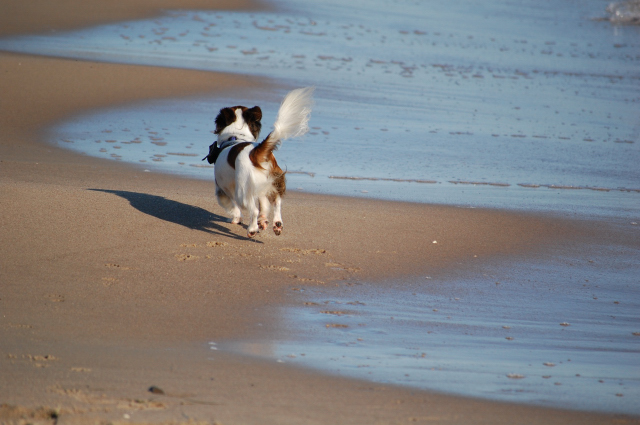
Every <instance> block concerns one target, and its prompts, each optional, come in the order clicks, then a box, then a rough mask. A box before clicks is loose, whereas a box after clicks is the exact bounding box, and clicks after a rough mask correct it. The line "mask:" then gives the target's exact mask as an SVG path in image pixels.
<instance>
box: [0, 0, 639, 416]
mask: <svg viewBox="0 0 640 425" xmlns="http://www.w3.org/2000/svg"><path fill="white" fill-rule="evenodd" d="M122 4H125V3H124V2H122ZM175 4H176V5H178V4H182V3H180V2H175ZM132 16H133V15H132ZM132 19H133V17H132ZM0 71H2V75H3V79H2V81H0V87H1V88H2V91H3V93H6V95H5V96H4V99H3V102H4V103H3V105H2V109H3V114H2V116H1V117H0V125H1V126H2V128H3V129H6V131H3V133H4V134H3V136H2V138H1V139H0V158H2V159H1V160H0V203H1V204H2V205H3V207H2V218H1V219H0V224H1V227H2V229H3V241H2V243H1V244H0V258H1V259H2V264H3V267H2V269H1V270H0V280H2V282H4V283H3V293H2V295H1V296H0V298H1V299H0V303H1V304H0V305H2V310H3V317H2V322H1V329H2V330H3V334H4V337H3V340H4V342H5V343H4V344H2V347H0V357H1V358H2V360H0V372H1V373H0V374H1V375H2V376H3V377H4V378H3V379H2V381H0V396H1V398H0V402H1V403H2V404H3V406H2V407H0V420H4V421H9V423H11V421H15V422H18V421H19V420H20V419H21V418H25V417H26V418H32V419H37V420H41V422H42V423H53V422H54V418H53V416H52V415H51V414H48V413H46V412H49V411H50V410H51V409H54V410H56V409H57V413H56V418H60V419H62V418H64V421H65V423H86V422H87V421H102V422H104V421H116V423H117V421H123V418H124V419H129V418H130V419H131V420H130V421H129V420H126V422H127V423H132V422H133V423H136V422H145V423H146V422H153V423H168V422H167V421H173V422H171V423H175V421H182V422H185V423H189V422H187V421H185V417H188V418H190V419H194V420H200V421H213V420H214V419H215V420H221V421H222V423H247V422H250V423H253V422H255V423H258V422H259V423H283V422H290V423H293V422H295V423H329V422H331V421H335V420H336V418H339V419H340V421H341V422H350V423H373V422H374V421H380V422H398V421H406V420H410V418H417V419H419V421H426V422H428V421H433V420H436V421H438V420H439V421H441V422H451V423H468V422H469V421H471V420H473V421H475V422H486V423H495V422H499V421H510V422H518V421H519V420H521V419H522V418H525V417H526V418H527V420H528V421H529V420H530V421H529V422H530V423H613V422H614V421H615V420H617V419H620V418H621V417H625V418H626V416H623V415H604V414H594V413H590V412H576V411H562V410H557V409H547V408H540V407H532V406H520V405H512V404H508V403H499V402H493V401H486V400H474V399H468V398H463V397H456V396H449V395H439V394H435V393H431V392H427V391H415V390H411V389H406V388H398V387H393V386H385V385H379V384H374V383H368V382H363V381H358V380H353V379H347V378H338V377H332V376H325V375H322V374H320V373H317V372H311V371H306V370H301V369H297V368H291V367H287V366H283V365H278V364H274V363H270V362H265V361H259V360H255V359H246V358H242V357H239V356H237V355H233V354H231V353H216V355H215V359H214V360H213V361H211V360H208V359H207V356H206V351H205V350H206V348H205V347H202V345H203V344H204V343H205V341H207V340H216V339H218V340H222V339H232V338H233V339H239V338H249V337H251V336H252V335H257V334H263V333H264V332H275V331H276V328H277V324H278V318H274V317H269V316H268V314H267V315H266V316H265V314H266V313H265V311H266V310H265V309H264V307H265V306H273V305H281V304H286V303H288V302H289V300H288V297H289V295H288V294H289V293H291V291H293V290H294V289H293V288H296V287H300V286H303V285H305V286H306V285H312V286H315V287H317V288H321V287H323V286H324V285H340V284H343V282H373V283H372V284H376V285H382V284H384V283H383V282H384V279H386V278H390V277H397V276H403V275H407V276H408V275H414V274H416V273H421V272H423V271H425V270H442V269H445V268H447V267H450V266H451V265H454V264H456V265H457V264H458V263H460V262H463V263H464V262H471V261H474V260H473V258H474V257H473V256H474V255H479V256H480V257H484V256H487V257H489V256H491V257H493V256H499V255H507V254H509V255H511V254H513V253H514V252H517V251H518V252H521V253H525V252H526V253H528V254H531V255H535V253H536V252H539V251H540V250H542V249H544V245H545V244H547V243H571V242H575V241H581V240H583V239H587V240H588V239H589V238H593V237H600V236H601V234H600V233H599V232H598V234H595V233H590V232H589V231H586V229H585V227H584V226H582V225H579V224H575V225H573V224H570V222H569V221H565V220H560V221H559V220H556V219H550V218H544V217H540V216H536V215H534V214H521V213H507V212H502V211H492V210H465V209H460V208H454V207H442V206H429V205H418V204H409V203H397V202H385V201H375V200H366V199H356V198H341V197H331V196H323V195H309V194H305V193H291V194H288V195H287V198H286V199H285V202H284V208H283V209H284V214H285V231H284V234H283V236H281V237H279V238H277V237H275V236H274V235H272V234H268V235H261V236H260V237H259V238H258V239H257V240H256V241H248V240H246V238H244V236H243V235H244V229H242V228H240V227H238V226H235V225H231V224H228V223H226V222H224V217H223V213H222V211H221V209H220V208H219V207H218V206H217V204H216V202H215V198H214V196H213V190H212V187H211V182H207V181H198V180H192V179H185V178H180V177H176V176H171V175H162V174H156V173H144V172H143V171H142V170H139V169H136V168H134V167H130V166H128V165H123V164H118V163H116V162H114V161H105V160H101V159H96V158H91V157H87V156H82V155H79V154H76V153H73V152H71V151H67V150H63V149H62V148H58V147H55V146H52V145H50V144H47V143H46V142H43V141H42V135H43V134H45V132H46V126H48V125H50V124H51V123H53V122H55V121H57V120H59V119H61V118H62V117H67V116H70V115H72V114H73V113H75V112H79V111H82V110H87V109H90V108H96V107H104V106H108V105H115V104H122V103H127V102H135V101H138V100H145V99H151V98H162V97H173V96H188V95H194V94H198V93H202V92H208V93H219V92H220V91H221V90H222V91H224V90H230V89H233V90H238V89H240V90H247V91H249V90H251V88H252V87H257V86H258V85H262V86H264V85H267V86H268V84H269V83H265V82H264V81H261V80H259V79H257V78H247V77H242V76H231V75H224V74H212V73H206V72H197V71H185V70H174V69H165V68H152V67H140V66H128V65H114V64H105V63H96V62H89V61H73V60H64V59H54V58H46V57H33V56H26V55H17V54H7V53H0ZM214 75H215V79H213V78H212V77H213V76H214ZM95 81H102V83H101V84H99V85H96V84H94V82H95ZM26 89H28V92H27V93H26V94H25V90H26ZM8 106H9V108H8ZM7 110H9V111H10V113H7V112H4V111H7ZM419 217H428V219H427V220H426V221H425V223H422V222H420V221H419V220H418V218H419ZM433 240H437V241H439V243H438V244H433ZM363 241H364V244H365V246H366V249H362V246H363ZM327 264H332V265H334V264H338V265H339V267H330V266H327ZM335 268H337V269H338V270H334V269H335ZM258 323H262V326H257V324H258ZM152 385H157V386H159V387H160V388H163V390H164V391H165V395H156V394H152V393H149V392H148V391H147V389H148V388H149V387H150V386H152ZM5 404H6V405H5ZM7 405H8V406H7ZM371 406H375V408H372V407H371ZM40 407H44V410H39V408H40ZM43 412H44V413H43ZM39 415H40V416H39ZM47 415H48V416H47ZM124 415H128V416H129V418H127V417H126V416H124ZM632 421H633V420H632V419H630V420H629V423H632Z"/></svg>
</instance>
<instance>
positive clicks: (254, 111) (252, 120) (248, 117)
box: [242, 106, 262, 140]
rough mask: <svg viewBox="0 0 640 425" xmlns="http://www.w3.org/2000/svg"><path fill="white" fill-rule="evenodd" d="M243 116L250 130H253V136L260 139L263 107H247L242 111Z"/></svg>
mask: <svg viewBox="0 0 640 425" xmlns="http://www.w3.org/2000/svg"><path fill="white" fill-rule="evenodd" d="M242 118H243V119H244V122H246V123H247V125H248V126H249V130H251V134H253V137H254V138H255V139H256V140H258V136H260V129H261V128H262V123H261V122H260V120H261V119H262V109H260V107H259V106H254V107H253V108H251V109H247V110H246V111H244V112H243V113H242Z"/></svg>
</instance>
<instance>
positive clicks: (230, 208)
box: [216, 185, 242, 224]
mask: <svg viewBox="0 0 640 425" xmlns="http://www.w3.org/2000/svg"><path fill="white" fill-rule="evenodd" d="M216 198H217V199H218V204H220V206H221V207H222V208H224V209H225V210H226V211H227V213H229V215H231V223H233V224H240V223H242V212H241V211H240V208H239V207H238V205H237V204H236V203H235V202H234V201H233V199H231V198H230V197H229V195H227V194H226V193H225V192H224V190H222V189H221V188H220V187H218V185H216Z"/></svg>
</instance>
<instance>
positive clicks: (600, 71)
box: [0, 0, 640, 414]
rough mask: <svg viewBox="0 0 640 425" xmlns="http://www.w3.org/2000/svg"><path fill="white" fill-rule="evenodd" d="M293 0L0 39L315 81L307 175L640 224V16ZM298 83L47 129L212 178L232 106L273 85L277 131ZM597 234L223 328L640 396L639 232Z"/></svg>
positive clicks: (441, 379) (443, 386) (364, 365)
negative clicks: (575, 244) (281, 330)
mask: <svg viewBox="0 0 640 425" xmlns="http://www.w3.org/2000/svg"><path fill="white" fill-rule="evenodd" d="M276 4H277V6H278V7H279V10H278V11H277V12H275V13H233V12H217V13H207V12H194V11H184V12H179V13H171V14H169V15H167V16H164V17H161V18H157V19H153V20H145V21H136V22H127V23H122V24H116V25H108V26H101V27H97V28H91V29H87V30H82V31H75V32H69V33H53V34H48V35H46V36H29V37H16V38H5V39H1V40H0V49H5V50H11V51H18V52H27V53H35V54H46V55H53V56H61V57H72V58H84V59H91V60H98V61H112V62H121V63H136V64H149V65H159V66H170V67H184V68H193V69H202V70H212V71H225V72H234V73H244V74H251V75H259V76H265V77H267V78H269V79H272V80H275V81H276V82H278V83H280V84H282V85H283V86H289V87H292V88H293V87H297V86H304V85H315V86H317V91H316V107H315V109H314V112H313V114H312V120H311V123H310V125H311V127H312V130H311V132H310V134H308V135H307V136H305V137H304V138H303V139H300V140H289V141H286V142H284V144H283V146H282V148H281V149H280V150H279V151H278V153H277V156H278V161H279V163H280V164H281V166H283V168H286V169H287V170H288V171H289V174H288V179H289V187H290V188H291V189H292V190H305V191H311V192H319V193H332V194H343V195H356V196H366V197H372V198H382V199H395V200H405V201H414V202H429V203H444V204H451V205H465V206H469V207H481V206H489V207H499V208H510V209H520V210H527V211H531V210H537V211H544V212H552V213H562V214H565V215H566V214H568V213H571V214H572V215H576V216H578V217H585V216H593V215H595V216H599V217H600V219H602V217H604V218H605V219H606V220H608V221H615V222H616V223H618V224H620V225H621V226H625V227H624V229H625V230H624V231H625V232H635V233H636V234H637V233H638V232H639V231H640V227H639V226H638V225H637V224H631V223H637V222H638V221H640V220H638V219H639V217H638V216H639V215H640V167H638V165H637V164H638V163H640V54H639V52H640V29H639V28H638V27H633V26H612V25H611V23H609V22H605V21H602V20H597V19H594V18H601V17H604V16H605V8H606V6H607V2H602V1H599V0H589V1H584V2H575V1H570V0H563V1H550V0H549V1H544V0H543V1H540V0H536V1H533V0H530V1H529V0H523V1H517V2H512V1H506V0H492V1H489V2H482V3H481V4H478V2H473V1H470V0H466V1H465V0H461V1H456V2H450V1H444V0H441V1H429V2H428V3H427V2H422V1H408V0H395V1H391V0H389V1H387V0H367V1H366V2H365V1H351V2H349V3H348V4H344V2H342V1H337V0H335V1H334V0H322V1H317V0H316V1H314V2H311V1H306V0H299V1H278V2H277V3H276ZM285 92H286V90H284V89H283V90H282V91H281V92H278V93H272V92H261V91H256V92H255V93H254V94H252V96H251V97H250V98H238V97H233V98H212V97H201V98H198V99H174V100H166V101H157V102H146V103H141V104H136V105H131V106H127V107H117V108H110V109H105V110H99V111H92V112H88V113H86V114H84V115H81V116H78V117H76V118H75V119H72V120H69V121H67V122H64V123H61V124H60V125H58V126H56V127H55V128H54V129H53V130H52V132H51V139H52V142H53V143H57V144H59V145H61V146H64V147H67V148H69V149H73V150H76V151H80V152H85V153H86V154H88V155H93V156H98V157H103V158H112V159H114V160H119V161H127V162H130V163H134V164H137V165H139V166H140V167H143V168H144V169H146V170H149V171H150V172H170V173H178V174H183V175H188V176H192V177H197V178H203V179H210V180H213V170H212V167H210V166H208V164H206V163H204V162H202V161H201V158H202V157H203V156H204V155H205V154H206V153H207V152H208V145H209V144H210V143H211V142H212V141H213V140H214V136H213V134H212V133H211V132H212V130H213V129H214V127H215V126H214V123H213V119H214V118H215V114H216V113H217V111H218V110H219V109H220V108H221V107H223V106H229V105H236V104H245V105H247V106H253V105H254V104H256V103H258V104H259V105H260V106H261V107H262V109H263V112H264V118H263V124H264V128H265V134H266V131H268V130H269V128H270V125H271V123H272V122H273V121H274V118H275V114H276V112H277V107H278V99H279V98H281V97H282V96H283V95H284V94H285ZM212 192H213V191H212ZM284 209H285V211H284V213H285V214H286V205H285V207H284ZM638 240H640V235H639V237H638ZM589 248H590V249H592V251H589V252H590V254H589V255H591V256H590V257H589V258H587V257H586V255H587V254H585V253H584V252H582V251H580V252H578V251H574V252H565V253H562V254H561V255H560V254H558V255H557V256H553V255H550V256H549V257H546V258H539V259H536V260H533V259H530V260H527V261H523V260H522V259H511V261H506V260H504V259H503V261H500V262H498V263H495V264H494V263H491V262H487V261H486V260H483V263H482V264H483V265H482V266H478V268H475V269H470V270H466V271H458V272H457V273H453V272H449V273H448V274H443V275H442V276H428V277H429V278H430V279H427V276H425V277H424V278H421V279H420V280H413V281H412V280H406V281H403V282H397V285H396V289H395V290H393V291H388V292H384V293H383V292H380V290H378V289H374V288H373V287H372V285H368V284H366V283H364V284H362V285H356V286H344V287H340V288H337V289H336V290H335V292H334V291H329V290H328V289H326V288H322V289H321V290H318V291H315V290H312V289H307V290H306V291H305V292H303V293H302V295H301V296H300V298H299V305H300V307H299V308H298V307H296V308H292V309H290V310H286V311H283V312H282V314H283V317H284V318H285V319H284V320H283V322H286V323H295V324H296V327H295V328H291V329H287V330H286V332H288V333H289V334H290V335H291V338H287V339H286V340H279V341H267V342H264V341H259V342H235V343H227V344H224V343H222V342H220V345H219V346H220V347H226V348H228V349H233V350H239V351H241V352H245V353H247V352H248V350H247V349H246V347H247V346H251V347H252V350H253V351H252V352H253V353H254V354H255V349H256V347H257V348H258V349H259V351H260V350H261V352H262V353H263V354H264V355H268V356H271V357H273V358H274V359H278V360H281V361H286V362H291V363H294V364H300V365H305V366H311V367H316V368H320V369H322V370H325V371H329V372H332V373H340V374H347V375H350V376H357V377H361V378H365V379H371V380H375V381H381V382H390V383H395V384H400V385H409V386H416V387H420V388H427V389H434V390H439V391H445V392H452V393H457V394H465V395H471V396H479V397H488V398H494V399H501V400H510V401H518V402H527V403H536V404H542V405H553V406H561V407H569V408H576V409H594V410H601V411H612V412H627V413H636V414H637V413H640V410H639V409H638V407H637V406H636V405H637V403H634V401H637V400H638V399H639V398H640V393H639V390H638V388H639V379H640V370H639V367H640V360H638V359H640V356H639V355H638V354H640V343H639V341H640V340H639V338H640V337H638V336H636V335H634V332H636V333H637V332H640V320H639V319H638V313H637V312H638V311H640V308H639V307H640V305H639V304H640V282H638V278H637V276H640V270H638V264H640V261H639V260H640V254H639V252H640V251H639V249H640V247H638V246H635V247H624V248H620V247H615V246H603V247H589ZM596 248H597V250H599V251H600V253H599V254H594V253H595V252H597V250H596ZM581 249H582V250H583V251H584V249H585V247H581ZM496 282H499V283H498V284H496ZM352 283H353V282H347V284H349V285H350V284H352ZM360 283H362V282H360ZM356 301H357V303H355V304H349V303H350V302H352V303H353V302H356ZM303 302H308V303H312V304H309V305H304V304H303ZM313 303H315V304H313ZM435 310H437V311H435ZM331 312H334V313H335V312H344V313H345V314H331ZM392 316H393V319H391V317H392ZM565 322H566V323H568V324H569V326H561V325H560V323H565ZM326 325H346V326H347V327H333V326H330V327H326ZM361 325H362V326H361ZM505 326H506V327H507V328H505ZM506 338H513V339H506ZM214 347H216V348H217V346H214ZM303 354H304V355H303ZM423 354H424V356H423ZM293 356H295V357H293ZM569 359H571V360H569ZM545 363H547V365H545ZM577 375H579V376H577ZM509 376H511V377H509ZM521 376H523V377H521ZM601 381H602V382H601Z"/></svg>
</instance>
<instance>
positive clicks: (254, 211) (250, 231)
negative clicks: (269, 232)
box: [246, 200, 260, 238]
mask: <svg viewBox="0 0 640 425" xmlns="http://www.w3.org/2000/svg"><path fill="white" fill-rule="evenodd" d="M246 208H247V209H248V210H249V227H247V236H248V237H250V238H252V237H254V236H255V235H256V233H258V214H260V210H259V209H258V205H257V203H256V201H255V200H252V201H251V202H249V204H248V205H246Z"/></svg>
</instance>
